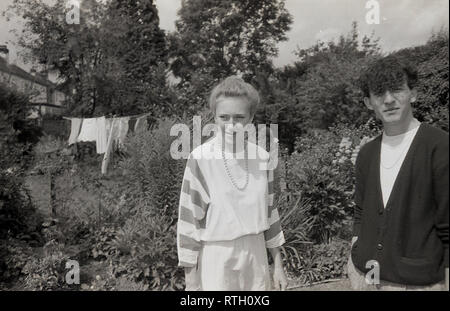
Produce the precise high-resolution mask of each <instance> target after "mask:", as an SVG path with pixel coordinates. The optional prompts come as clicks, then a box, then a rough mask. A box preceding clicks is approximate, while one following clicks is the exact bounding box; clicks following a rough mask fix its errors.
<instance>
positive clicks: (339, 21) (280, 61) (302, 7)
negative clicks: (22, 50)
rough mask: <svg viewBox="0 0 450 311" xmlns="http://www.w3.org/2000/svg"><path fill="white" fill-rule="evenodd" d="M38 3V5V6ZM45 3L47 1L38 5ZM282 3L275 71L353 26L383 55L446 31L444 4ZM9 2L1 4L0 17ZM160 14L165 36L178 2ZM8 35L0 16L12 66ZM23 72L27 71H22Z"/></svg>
mask: <svg viewBox="0 0 450 311" xmlns="http://www.w3.org/2000/svg"><path fill="white" fill-rule="evenodd" d="M37 1H42V0H37ZM43 1H50V0H43ZM370 1H374V2H378V3H379V7H380V23H379V24H368V23H367V22H366V15H367V13H368V12H369V9H366V3H367V2H370ZM370 1H369V0H286V1H285V3H286V8H287V9H288V11H289V12H290V13H291V15H292V16H293V24H292V29H291V30H290V31H289V32H288V33H287V37H288V39H289V40H288V41H286V42H281V43H279V45H278V48H279V55H278V57H277V58H276V59H274V63H275V65H276V66H284V65H287V64H291V63H293V62H294V61H295V59H296V57H295V55H294V53H293V52H294V51H295V50H296V49H297V48H298V47H300V48H307V47H310V46H312V45H313V44H314V43H315V42H317V40H323V41H328V40H332V39H333V38H337V37H339V35H341V34H347V33H348V32H349V31H350V29H351V23H352V21H356V22H358V24H359V30H360V33H361V35H365V34H367V35H370V34H371V33H372V32H374V33H375V37H379V38H380V44H381V46H382V49H383V51H385V52H391V51H394V50H398V49H401V48H405V47H410V46H416V45H420V44H423V43H425V42H426V41H427V39H428V38H429V37H430V35H431V33H432V32H433V31H439V30H440V29H441V28H445V29H448V28H449V13H448V10H449V1H448V0H395V1H394V0H370ZM12 2H13V0H0V12H2V11H4V10H6V9H7V7H8V5H9V4H11V3H12ZM155 2H156V6H157V8H158V11H159V17H160V27H161V28H162V29H164V30H166V31H173V30H174V29H175V20H176V19H177V11H178V9H179V8H180V6H181V0H155ZM11 29H19V30H20V29H21V23H20V22H19V21H15V22H7V21H6V19H5V17H3V16H1V15H0V44H5V43H8V47H9V49H10V54H11V56H10V58H11V60H12V61H15V62H17V63H18V64H19V65H21V64H22V62H21V60H20V58H18V57H17V52H18V51H17V48H16V47H15V46H14V45H13V44H12V42H13V41H14V36H13V35H12V34H11V33H10V32H9V31H10V30H11ZM25 67H26V66H25Z"/></svg>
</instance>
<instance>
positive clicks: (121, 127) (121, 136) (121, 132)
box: [117, 117, 130, 147]
mask: <svg viewBox="0 0 450 311" xmlns="http://www.w3.org/2000/svg"><path fill="white" fill-rule="evenodd" d="M129 120H130V117H124V118H119V120H118V122H117V123H118V133H117V139H118V141H119V146H121V147H122V146H123V144H124V142H125V138H126V136H127V133H128V128H129V126H128V121H129Z"/></svg>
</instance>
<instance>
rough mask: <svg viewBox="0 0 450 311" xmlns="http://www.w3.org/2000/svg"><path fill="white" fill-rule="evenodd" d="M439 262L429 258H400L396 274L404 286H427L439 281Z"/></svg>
mask: <svg viewBox="0 0 450 311" xmlns="http://www.w3.org/2000/svg"><path fill="white" fill-rule="evenodd" d="M439 262H440V260H439V258H437V259H429V258H411V257H400V258H399V265H398V274H399V276H400V277H401V278H402V280H403V281H404V282H403V283H404V284H410V285H428V284H432V283H436V282H438V281H439V280H438V279H439V274H440V273H439V270H440V269H439V268H440V264H439Z"/></svg>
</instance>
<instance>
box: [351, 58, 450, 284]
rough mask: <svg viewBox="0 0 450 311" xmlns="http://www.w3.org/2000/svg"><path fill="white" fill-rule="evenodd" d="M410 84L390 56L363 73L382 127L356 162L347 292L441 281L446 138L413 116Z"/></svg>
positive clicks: (407, 72)
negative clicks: (354, 205)
mask: <svg viewBox="0 0 450 311" xmlns="http://www.w3.org/2000/svg"><path fill="white" fill-rule="evenodd" d="M416 82H417V71H416V70H415V69H414V68H412V67H411V66H410V65H409V64H407V63H405V62H402V61H400V60H399V59H396V58H395V57H393V56H387V57H384V58H382V59H379V60H376V61H374V62H373V63H372V64H371V65H370V66H369V68H368V69H367V71H366V72H365V73H364V74H363V76H362V89H363V91H364V93H365V98H364V103H365V105H366V106H367V108H368V109H370V110H372V111H374V113H375V114H376V116H377V118H378V119H380V120H381V122H382V123H383V129H384V130H383V133H382V135H380V136H379V137H377V138H375V139H374V140H372V141H371V142H369V143H367V144H366V145H364V146H363V147H362V148H361V151H360V152H359V154H358V158H357V160H356V192H355V203H356V208H355V216H354V229H353V235H354V237H353V240H352V250H351V256H350V259H349V265H348V269H349V271H348V272H349V278H350V281H351V283H352V286H353V288H354V289H359V290H372V289H373V290H444V289H445V288H446V286H445V280H446V279H447V284H448V260H449V259H448V235H449V234H448V228H449V213H448V211H449V205H448V182H449V175H448V173H449V172H448V170H449V167H448V162H449V137H448V134H447V133H445V132H444V131H442V130H439V129H436V128H434V127H432V126H430V125H428V124H425V123H420V122H419V121H418V120H417V119H415V118H414V116H413V109H412V106H411V104H412V103H414V102H415V101H416V97H417V93H416V90H415V88H414V87H415V85H416ZM366 275H367V276H368V277H367V281H366ZM378 276H379V279H380V280H379V282H378V280H376V279H375V280H374V279H373V277H375V278H377V277H378ZM447 290H448V285H447Z"/></svg>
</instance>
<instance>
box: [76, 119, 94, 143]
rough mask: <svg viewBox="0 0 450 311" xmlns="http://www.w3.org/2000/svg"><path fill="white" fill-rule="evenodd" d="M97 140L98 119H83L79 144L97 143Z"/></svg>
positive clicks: (78, 139)
mask: <svg viewBox="0 0 450 311" xmlns="http://www.w3.org/2000/svg"><path fill="white" fill-rule="evenodd" d="M96 140H97V119H96V118H89V119H83V124H82V125H81V131H80V134H79V135H78V138H77V142H83V141H96Z"/></svg>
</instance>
